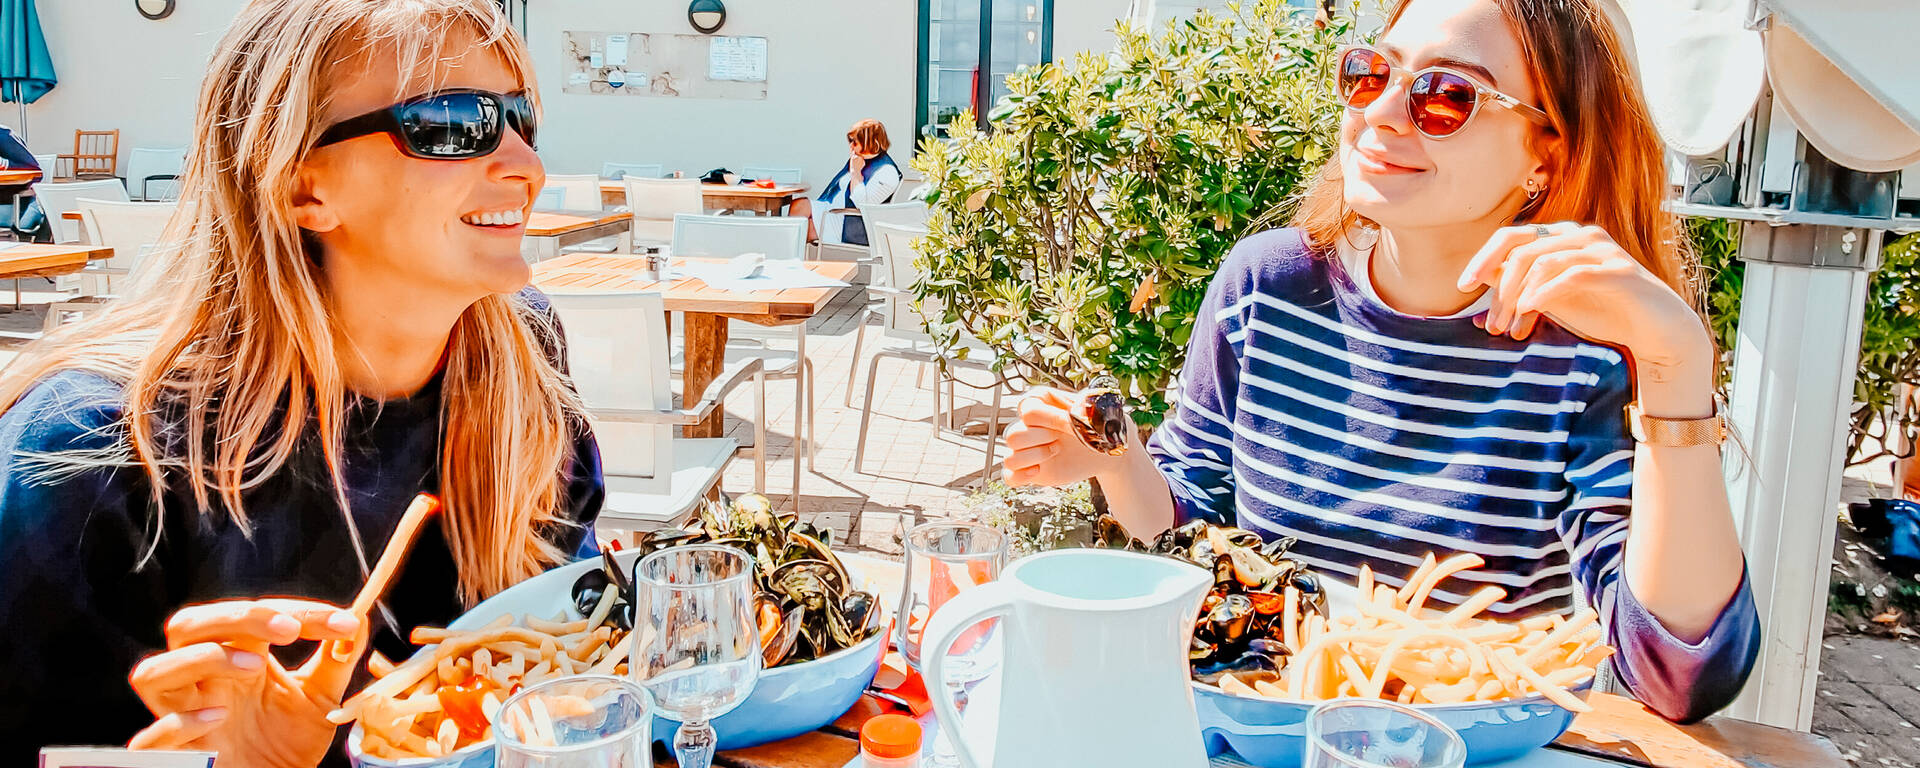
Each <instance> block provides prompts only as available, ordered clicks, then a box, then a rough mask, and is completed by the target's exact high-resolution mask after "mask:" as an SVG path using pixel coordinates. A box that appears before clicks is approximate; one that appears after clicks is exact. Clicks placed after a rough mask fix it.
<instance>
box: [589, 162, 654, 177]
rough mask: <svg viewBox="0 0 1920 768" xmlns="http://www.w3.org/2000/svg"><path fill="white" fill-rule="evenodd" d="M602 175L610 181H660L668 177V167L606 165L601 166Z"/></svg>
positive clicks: (639, 164) (625, 164) (640, 164)
mask: <svg viewBox="0 0 1920 768" xmlns="http://www.w3.org/2000/svg"><path fill="white" fill-rule="evenodd" d="M600 175H601V176H604V177H606V178H609V179H614V180H616V181H617V180H619V179H628V178H633V179H658V178H661V177H664V176H666V175H667V167H666V166H664V165H661V164H659V163H604V164H602V165H601V166H600Z"/></svg>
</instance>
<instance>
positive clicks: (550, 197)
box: [533, 185, 567, 211]
mask: <svg viewBox="0 0 1920 768" xmlns="http://www.w3.org/2000/svg"><path fill="white" fill-rule="evenodd" d="M533 209H534V210H536V211H564V210H566V209H567V191H566V190H564V189H561V188H559V187H556V186H553V185H547V186H545V187H542V188H541V189H540V194H539V196H537V197H535V198H533Z"/></svg>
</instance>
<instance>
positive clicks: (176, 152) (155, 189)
mask: <svg viewBox="0 0 1920 768" xmlns="http://www.w3.org/2000/svg"><path fill="white" fill-rule="evenodd" d="M186 166H187V150H185V149H153V148H150V147H134V148H133V149H132V150H129V151H128V152H127V191H128V192H129V193H131V194H132V195H133V197H134V199H137V200H177V199H179V198H180V172H181V170H182V169H184V168H186Z"/></svg>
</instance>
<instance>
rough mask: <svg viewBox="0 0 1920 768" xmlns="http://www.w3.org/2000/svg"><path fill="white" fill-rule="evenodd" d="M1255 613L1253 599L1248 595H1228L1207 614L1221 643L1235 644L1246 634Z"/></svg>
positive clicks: (1215, 635) (1214, 633)
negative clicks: (1248, 597) (1249, 598)
mask: <svg viewBox="0 0 1920 768" xmlns="http://www.w3.org/2000/svg"><path fill="white" fill-rule="evenodd" d="M1253 615H1254V614H1253V601H1252V600H1248V599H1247V596H1246V595H1228V596H1227V598H1226V599H1225V600H1221V601H1220V604H1219V605H1217V606H1214V609H1213V611H1212V612H1210V613H1208V614H1207V622H1208V623H1210V624H1212V625H1213V635H1214V637H1215V638H1216V639H1218V640H1219V642H1220V643H1222V644H1233V643H1238V642H1240V639H1241V638H1243V637H1245V636H1246V634H1247V629H1248V627H1249V626H1250V625H1251V624H1252V623H1253Z"/></svg>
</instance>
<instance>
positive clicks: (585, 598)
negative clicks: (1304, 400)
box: [571, 569, 613, 616]
mask: <svg viewBox="0 0 1920 768" xmlns="http://www.w3.org/2000/svg"><path fill="white" fill-rule="evenodd" d="M612 584H613V581H612V579H610V578H608V577H607V572H606V571H605V570H603V569H594V570H591V571H587V572H586V573H582V574H580V578H578V579H574V580H573V590H572V592H571V595H572V597H573V609H574V610H576V611H579V612H580V615H581V616H590V615H592V614H593V609H594V608H595V607H597V606H599V605H600V598H601V597H602V596H604V595H605V594H606V593H607V588H608V587H609V586H611V585H612Z"/></svg>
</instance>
